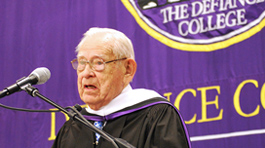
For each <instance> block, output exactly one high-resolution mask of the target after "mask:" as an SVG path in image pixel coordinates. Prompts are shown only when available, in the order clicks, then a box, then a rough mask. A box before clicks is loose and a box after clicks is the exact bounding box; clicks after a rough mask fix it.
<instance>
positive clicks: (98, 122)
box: [94, 121, 103, 145]
mask: <svg viewBox="0 0 265 148" xmlns="http://www.w3.org/2000/svg"><path fill="white" fill-rule="evenodd" d="M94 125H95V126H96V127H97V128H98V129H100V130H102V128H103V122H102V121H95V122H94ZM99 138H100V134H98V133H96V145H97V144H98V140H99Z"/></svg>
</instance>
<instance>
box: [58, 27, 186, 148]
mask: <svg viewBox="0 0 265 148" xmlns="http://www.w3.org/2000/svg"><path fill="white" fill-rule="evenodd" d="M76 52H77V59H74V60H73V61H71V63H72V65H73V68H74V69H75V70H76V71H77V75H78V80H77V84H78V91H79V95H80V98H81V99H82V101H84V102H85V103H86V104H87V105H88V106H87V108H85V109H83V110H82V111H81V113H82V114H83V116H84V117H85V118H86V119H87V120H88V121H89V122H91V123H92V124H94V125H95V126H99V127H100V128H101V129H102V130H104V131H105V132H107V133H109V134H110V135H112V136H114V137H117V138H122V139H124V140H126V141H127V142H128V143H130V144H132V145H133V146H135V147H137V148H152V147H157V148H158V147H160V148H170V147H178V148H184V147H185V148H186V147H190V141H189V136H188V133H187V130H186V127H185V124H184V123H183V121H182V119H181V116H180V114H179V113H178V111H177V110H176V109H175V108H174V106H172V105H171V104H170V103H169V102H168V101H167V100H166V99H164V98H162V96H160V95H159V94H158V93H156V92H155V91H152V90H147V89H132V87H131V86H130V84H129V83H130V81H132V79H133V77H134V74H135V72H136V67H137V65H136V62H135V60H134V51H133V46H132V43H131V41H130V40H129V39H128V38H127V37H126V36H125V35H124V34H123V33H121V32H119V31H117V30H113V29H108V28H91V29H89V30H88V31H87V32H86V33H85V34H84V37H83V39H82V40H81V42H80V43H79V45H78V46H77V48H76ZM53 147H54V148H55V147H56V148H59V147H60V148H84V147H101V148H111V147H113V145H112V143H110V142H109V141H107V140H105V139H104V138H102V137H100V135H97V133H96V134H95V133H93V132H92V131H91V130H90V129H89V128H87V127H86V126H84V125H82V124H81V123H78V122H77V121H74V120H72V119H70V120H69V121H67V122H66V123H65V124H64V125H63V127H62V128H61V129H60V131H59V133H58V135H57V138H56V140H55V141H54V144H53Z"/></svg>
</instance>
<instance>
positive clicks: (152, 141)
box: [53, 98, 191, 148]
mask: <svg viewBox="0 0 265 148" xmlns="http://www.w3.org/2000/svg"><path fill="white" fill-rule="evenodd" d="M81 113H82V114H83V115H84V117H85V118H87V119H88V121H90V122H91V123H92V124H93V122H94V121H93V120H102V121H104V122H106V125H105V126H104V128H103V130H104V131H105V132H107V133H109V134H110V135H112V136H114V137H119V138H122V139H124V140H126V141H127V142H129V143H130V144H132V145H133V146H135V147H137V148H188V147H191V146H190V141H189V136H188V133H187V130H186V127H185V124H184V123H183V121H182V119H181V116H180V114H179V113H178V111H177V110H176V109H175V108H174V107H173V106H172V105H171V104H170V103H169V102H167V100H165V99H164V98H153V99H150V100H147V101H144V102H141V103H138V104H136V105H133V106H131V107H127V108H125V109H123V110H121V111H118V112H115V113H113V114H110V115H108V116H105V117H101V116H97V115H92V114H89V113H87V112H86V111H85V110H84V109H83V110H82V111H81ZM92 119H93V120H92ZM94 147H98V148H113V147H114V146H113V145H112V144H111V143H110V142H109V141H107V140H105V139H104V138H102V137H101V138H100V140H99V143H98V145H96V144H95V134H94V132H92V131H91V130H90V129H89V128H87V127H86V126H85V125H83V124H81V123H79V122H78V121H73V120H72V119H70V120H68V121H67V122H66V123H65V124H64V125H63V127H62V128H61V129H60V131H59V133H58V135H57V137H56V140H55V141H54V144H53V148H94Z"/></svg>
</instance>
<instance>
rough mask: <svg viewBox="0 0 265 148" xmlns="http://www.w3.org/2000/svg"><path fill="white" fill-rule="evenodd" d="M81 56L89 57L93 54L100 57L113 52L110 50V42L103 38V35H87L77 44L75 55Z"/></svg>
mask: <svg viewBox="0 0 265 148" xmlns="http://www.w3.org/2000/svg"><path fill="white" fill-rule="evenodd" d="M81 56H82V57H86V58H91V57H94V56H98V57H102V58H104V57H112V56H114V54H113V51H112V46H111V42H110V41H109V40H105V38H104V36H102V35H96V36H93V37H88V38H86V39H85V40H84V41H83V43H82V44H81V45H80V46H79V52H78V54H77V57H81Z"/></svg>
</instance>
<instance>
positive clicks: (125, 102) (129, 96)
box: [86, 84, 162, 116]
mask: <svg viewBox="0 0 265 148" xmlns="http://www.w3.org/2000/svg"><path fill="white" fill-rule="evenodd" d="M154 97H162V96H161V95H159V94H158V93H157V92H155V91H153V90H148V89H132V87H131V85H130V84H129V85H127V86H126V87H125V88H124V89H123V90H122V92H121V94H120V95H118V96H117V97H116V98H114V99H113V100H112V101H111V102H110V103H109V104H107V105H106V106H103V107H101V108H100V109H99V110H93V109H91V108H90V107H89V106H88V107H87V108H86V111H87V112H88V113H91V114H96V115H99V116H106V115H109V114H112V113H114V112H116V111H119V110H122V109H124V108H126V107H129V106H132V105H135V104H137V103H140V102H142V101H145V100H148V99H151V98H154Z"/></svg>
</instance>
